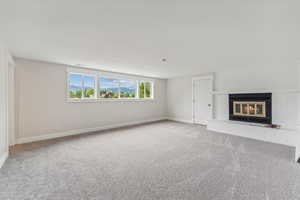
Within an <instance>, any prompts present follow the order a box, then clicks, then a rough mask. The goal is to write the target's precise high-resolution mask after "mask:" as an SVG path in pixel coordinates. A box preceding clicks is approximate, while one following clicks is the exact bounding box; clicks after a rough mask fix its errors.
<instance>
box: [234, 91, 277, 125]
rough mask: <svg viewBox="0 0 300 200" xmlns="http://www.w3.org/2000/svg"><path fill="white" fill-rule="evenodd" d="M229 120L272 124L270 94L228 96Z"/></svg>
mask: <svg viewBox="0 0 300 200" xmlns="http://www.w3.org/2000/svg"><path fill="white" fill-rule="evenodd" d="M229 120H235V121H243V122H252V123H262V124H272V93H247V94H229Z"/></svg>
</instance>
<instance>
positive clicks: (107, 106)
mask: <svg viewBox="0 0 300 200" xmlns="http://www.w3.org/2000/svg"><path fill="white" fill-rule="evenodd" d="M67 67H68V66H66V65H59V64H51V63H46V62H38V61H31V60H25V59H16V81H17V82H16V87H17V93H16V95H17V96H16V100H17V103H16V104H17V127H16V128H17V138H18V140H19V141H26V139H27V138H32V137H37V136H49V135H51V134H53V135H56V134H57V133H62V132H66V131H71V130H77V129H86V128H96V127H100V128H101V127H106V126H113V125H118V124H123V123H130V122H136V121H144V120H152V119H159V118H163V117H165V116H166V96H165V94H166V80H160V79H155V81H154V82H155V84H154V85H155V94H154V97H155V99H154V100H150V101H135V102H132V101H128V102H120V101H119V102H118V101H115V102H111V101H106V102H89V103H82V102H81V103H68V102H66V85H67V84H66V70H67ZM29 140H30V139H29Z"/></svg>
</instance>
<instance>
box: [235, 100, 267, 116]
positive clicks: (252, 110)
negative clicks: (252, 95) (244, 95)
mask: <svg viewBox="0 0 300 200" xmlns="http://www.w3.org/2000/svg"><path fill="white" fill-rule="evenodd" d="M233 115H236V116H249V117H266V103H265V102H256V101H252V102H245V101H234V102H233Z"/></svg>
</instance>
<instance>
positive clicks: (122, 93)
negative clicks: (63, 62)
mask: <svg viewBox="0 0 300 200" xmlns="http://www.w3.org/2000/svg"><path fill="white" fill-rule="evenodd" d="M68 98H69V99H74V100H76V101H81V100H86V99H94V100H97V99H98V100H101V99H102V100H103V99H114V100H121V99H132V100H133V99H137V100H138V99H153V82H151V81H142V80H138V79H135V78H132V77H128V78H127V77H126V76H124V75H113V74H112V75H110V73H105V74H102V73H100V72H97V71H92V70H83V69H82V70H81V69H77V68H74V69H69V72H68Z"/></svg>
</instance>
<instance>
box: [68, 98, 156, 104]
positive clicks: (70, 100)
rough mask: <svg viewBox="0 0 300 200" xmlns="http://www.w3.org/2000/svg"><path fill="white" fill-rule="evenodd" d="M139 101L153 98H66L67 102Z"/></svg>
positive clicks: (152, 99)
mask: <svg viewBox="0 0 300 200" xmlns="http://www.w3.org/2000/svg"><path fill="white" fill-rule="evenodd" d="M139 101H141V102H142V101H154V98H149V99H125V98H124V99H67V103H97V102H139Z"/></svg>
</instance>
